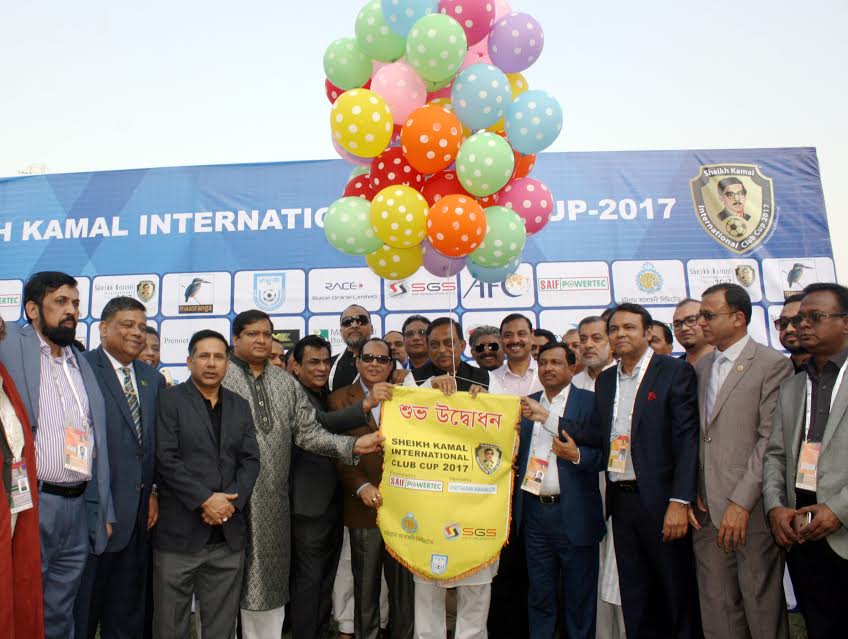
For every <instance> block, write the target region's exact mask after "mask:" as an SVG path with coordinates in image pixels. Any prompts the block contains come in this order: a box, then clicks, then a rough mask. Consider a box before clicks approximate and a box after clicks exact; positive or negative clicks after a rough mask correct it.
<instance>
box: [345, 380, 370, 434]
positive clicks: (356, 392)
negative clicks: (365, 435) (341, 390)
mask: <svg viewBox="0 0 848 639" xmlns="http://www.w3.org/2000/svg"><path fill="white" fill-rule="evenodd" d="M345 399H346V402H347V405H348V406H351V405H353V404H356V403H357V402H361V401H362V400H363V399H365V391H363V390H362V385H361V384H360V383H359V380H356V381H354V382H353V384H351V385H350V386H348V387H347V397H346V398H345ZM368 426H369V427H370V428H371V430H377V428H378V426H377V422H376V421H375V420H374V413H373V412H369V413H368Z"/></svg>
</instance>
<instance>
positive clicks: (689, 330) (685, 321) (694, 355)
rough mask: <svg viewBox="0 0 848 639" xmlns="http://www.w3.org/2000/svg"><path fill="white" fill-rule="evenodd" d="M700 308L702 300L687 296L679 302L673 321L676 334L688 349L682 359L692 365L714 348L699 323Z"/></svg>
mask: <svg viewBox="0 0 848 639" xmlns="http://www.w3.org/2000/svg"><path fill="white" fill-rule="evenodd" d="M700 310H701V302H699V301H698V300H693V299H692V298H686V299H685V300H681V301H680V302H678V304H677V307H676V308H675V309H674V315H673V316H672V321H671V327H672V329H674V336H675V337H676V338H677V341H678V342H679V343H680V345H681V346H682V347H683V349H684V350H685V351H686V352H685V353H684V354H683V355H681V356H680V359H685V360H686V361H687V362H689V363H690V364H692V366H694V365H695V363H696V362H697V361H698V360H699V359H701V358H702V357H703V356H704V355H706V354H707V353H711V352H712V350H713V346H712V344H710V343H708V342H707V340H705V339H704V332H703V331H702V330H701V326H700V325H699V324H698V312H699V311H700Z"/></svg>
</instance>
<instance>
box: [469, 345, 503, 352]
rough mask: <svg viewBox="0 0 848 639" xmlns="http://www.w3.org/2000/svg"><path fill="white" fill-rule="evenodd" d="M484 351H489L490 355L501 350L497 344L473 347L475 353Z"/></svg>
mask: <svg viewBox="0 0 848 639" xmlns="http://www.w3.org/2000/svg"><path fill="white" fill-rule="evenodd" d="M486 349H488V350H490V351H491V352H492V353H497V352H498V351H499V350H500V349H501V345H500V344H498V343H497V342H492V343H491V344H477V346H475V347H474V352H475V353H482V352H483V351H485V350H486Z"/></svg>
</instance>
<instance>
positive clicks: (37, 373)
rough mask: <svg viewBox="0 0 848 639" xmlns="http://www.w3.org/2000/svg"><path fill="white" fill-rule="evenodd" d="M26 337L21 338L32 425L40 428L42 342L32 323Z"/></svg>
mask: <svg viewBox="0 0 848 639" xmlns="http://www.w3.org/2000/svg"><path fill="white" fill-rule="evenodd" d="M22 332H23V335H24V339H22V340H21V359H22V360H23V363H24V374H25V375H26V381H27V388H26V392H27V394H28V395H29V401H30V405H31V408H32V415H30V418H31V419H32V427H33V429H36V428H38V402H39V390H40V385H41V343H40V342H39V341H38V335H36V334H35V329H34V328H33V327H32V326H31V325H30V326H27V327H25V328H24V329H23V330H22Z"/></svg>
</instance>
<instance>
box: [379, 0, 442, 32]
mask: <svg viewBox="0 0 848 639" xmlns="http://www.w3.org/2000/svg"><path fill="white" fill-rule="evenodd" d="M382 7H383V18H384V19H385V21H386V24H387V25H389V29H391V30H392V31H394V32H395V33H396V34H398V35H399V36H401V37H404V38H405V37H406V36H407V35H408V34H409V30H410V29H412V25H413V24H415V23H416V22H417V21H418V20H419V19H420V18H423V17H424V16H428V15H430V14H432V13H438V12H439V0H382Z"/></svg>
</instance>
